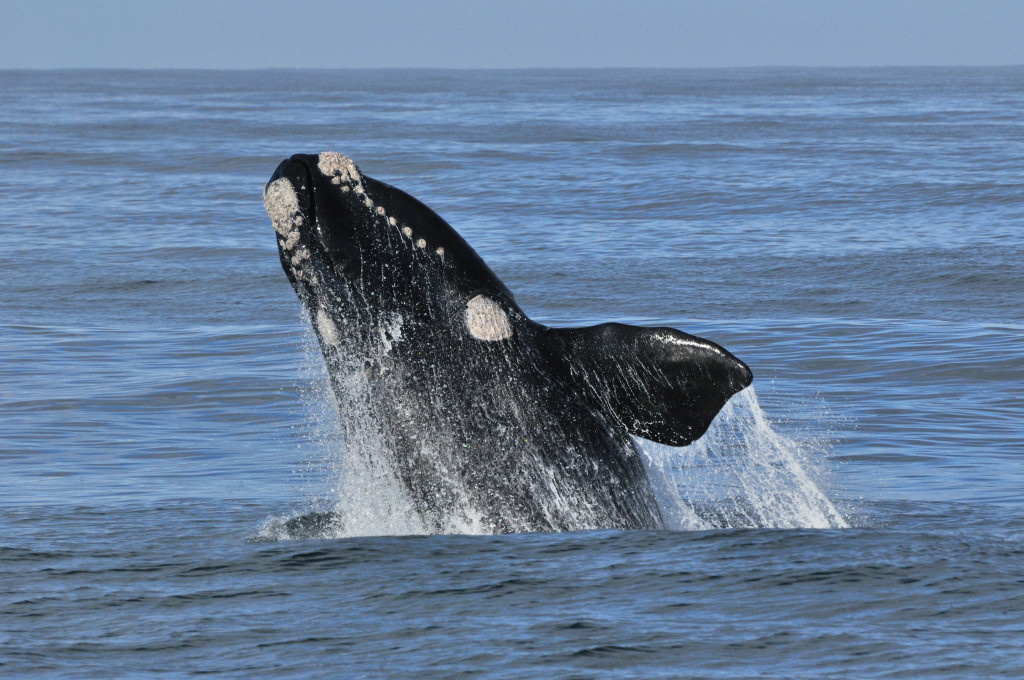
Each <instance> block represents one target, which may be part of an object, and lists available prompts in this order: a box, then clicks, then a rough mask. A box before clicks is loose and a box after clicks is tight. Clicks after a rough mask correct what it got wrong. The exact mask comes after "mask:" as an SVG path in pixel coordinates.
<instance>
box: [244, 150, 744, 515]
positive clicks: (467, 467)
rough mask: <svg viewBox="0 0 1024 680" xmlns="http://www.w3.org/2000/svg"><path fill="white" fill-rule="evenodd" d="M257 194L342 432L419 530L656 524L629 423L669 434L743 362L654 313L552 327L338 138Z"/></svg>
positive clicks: (655, 435)
mask: <svg viewBox="0 0 1024 680" xmlns="http://www.w3.org/2000/svg"><path fill="white" fill-rule="evenodd" d="M263 201H264V206H265V208H266V211H267V214H268V216H269V217H270V221H271V224H272V226H273V229H274V231H275V234H276V239H277V246H278V254H279V256H280V260H281V265H282V267H283V269H284V273H285V275H286V277H287V279H288V281H289V282H290V283H291V285H292V287H293V288H294V290H295V292H296V294H297V296H298V298H299V300H300V302H301V304H302V306H303V307H304V308H305V313H306V314H308V317H309V321H310V324H311V326H312V328H313V330H314V332H315V335H316V339H317V344H318V345H319V348H320V350H321V352H322V355H323V359H324V361H325V364H326V369H327V375H328V376H329V380H330V386H331V390H332V392H333V395H334V402H335V404H336V405H337V410H338V413H339V416H340V420H341V423H342V427H343V431H342V438H343V439H344V441H345V446H346V447H347V450H349V451H352V452H353V455H358V456H366V457H367V458H368V463H367V464H368V465H369V467H370V468H371V469H372V470H374V471H375V474H379V475H382V476H383V477H386V478H387V479H389V480H391V481H392V482H393V483H394V484H396V485H397V487H398V488H399V489H401V492H402V497H403V499H404V503H406V506H405V507H407V508H408V512H410V513H412V514H413V515H415V517H416V518H417V519H418V521H419V525H420V526H421V527H422V529H423V530H424V531H425V532H427V533H448V532H459V531H464V530H465V528H466V527H475V528H477V529H480V530H482V531H487V532H493V533H510V532H530V531H577V530H588V529H660V528H663V521H662V515H661V512H660V510H659V507H658V502H657V499H656V497H655V493H654V491H653V488H652V484H651V481H650V479H649V478H648V475H647V472H646V470H645V467H644V463H643V458H642V450H641V448H640V446H639V445H638V442H637V438H640V439H647V440H652V441H654V442H658V443H661V444H665V445H669V446H685V445H687V444H690V443H691V442H693V441H695V440H696V439H698V438H699V437H700V436H701V435H703V434H704V433H705V431H707V429H708V427H709V426H710V424H711V422H712V420H713V419H714V417H715V415H716V414H717V413H718V412H719V411H720V410H721V409H722V407H723V406H724V405H725V404H726V402H728V400H729V399H730V398H731V397H732V396H733V395H734V394H736V393H738V392H740V391H741V390H743V389H744V388H746V387H747V386H749V385H750V384H751V382H752V380H753V375H752V373H751V371H750V369H749V368H748V366H747V365H746V364H744V363H743V362H742V361H740V360H739V359H738V358H736V357H735V356H733V355H732V354H731V353H730V352H729V351H727V350H726V349H724V348H723V347H721V346H719V345H717V344H715V343H714V342H711V341H709V340H705V339H703V338H699V337H696V336H693V335H689V334H687V333H684V332H682V331H679V330H677V329H674V328H668V327H639V326H633V325H628V324H622V323H614V322H609V323H603V324H600V325H596V326H588V327H553V326H547V325H544V324H541V323H538V322H536V321H533V320H532V319H530V318H529V317H528V316H527V315H526V314H525V313H524V312H523V310H522V309H521V308H520V307H519V305H518V304H517V303H516V300H515V297H514V296H513V294H512V292H511V291H510V290H509V289H508V287H506V285H505V284H504V283H503V282H502V281H501V280H500V279H499V278H498V277H497V276H496V275H495V274H494V272H492V271H491V269H490V268H489V267H488V266H487V264H486V263H485V262H484V261H483V259H482V258H481V257H480V256H479V255H478V254H477V253H476V252H475V251H474V250H473V248H472V247H470V245H469V244H468V243H467V242H466V241H465V240H464V239H463V238H462V237H461V236H460V235H459V234H458V233H457V232H456V231H455V229H453V228H452V227H451V226H450V225H449V224H448V223H447V222H445V220H444V219H442V218H441V217H440V216H439V215H438V214H437V213H435V212H434V211H433V210H431V209H430V208H429V207H427V206H426V205H425V204H423V203H421V202H420V201H419V200H417V199H416V198H414V197H412V196H411V195H409V194H408V193H406V192H404V191H402V190H401V189H398V188H396V187H394V186H391V185H389V184H387V183H385V182H382V181H380V180H377V179H374V178H372V177H369V176H367V175H366V174H364V173H363V172H362V171H361V170H360V168H359V167H358V166H357V165H356V164H355V162H354V161H352V159H350V158H349V157H347V156H345V155H343V154H341V153H336V152H323V153H319V154H296V155H293V156H291V157H290V158H288V159H286V160H284V161H282V162H281V163H280V165H279V166H278V167H277V169H276V170H275V171H274V173H273V175H272V176H271V178H270V181H269V182H268V183H267V184H266V185H265V188H264V192H263Z"/></svg>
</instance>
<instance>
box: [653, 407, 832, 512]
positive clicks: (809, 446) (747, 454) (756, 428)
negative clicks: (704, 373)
mask: <svg viewBox="0 0 1024 680" xmlns="http://www.w3.org/2000/svg"><path fill="white" fill-rule="evenodd" d="M641 445H642V446H641V449H642V451H643V453H644V457H645V458H646V461H645V462H646V467H647V471H648V475H649V476H650V478H651V482H652V484H653V485H654V487H655V491H656V493H657V494H658V504H659V506H660V507H661V512H662V517H663V519H664V520H665V523H666V526H667V527H668V528H670V529H676V530H683V531H687V530H699V529H712V528H798V527H801V528H813V529H829V528H846V527H848V526H849V525H848V524H847V522H846V520H845V519H843V516H842V515H841V514H840V512H839V511H838V510H837V509H836V507H835V505H833V503H832V502H831V501H830V500H829V499H828V497H827V496H826V495H825V494H824V493H823V492H822V490H821V489H820V488H819V486H818V484H817V483H816V482H815V479H814V478H815V477H816V476H817V475H816V473H817V470H816V469H815V462H816V460H818V458H819V456H817V455H816V454H815V451H814V449H815V448H816V447H815V442H813V441H799V440H795V439H790V438H788V437H786V436H784V435H782V434H781V433H779V432H777V431H776V430H775V429H774V428H773V427H772V425H771V423H770V422H769V421H768V419H767V418H766V417H765V414H764V412H763V411H762V410H761V406H760V404H759V403H758V401H757V395H756V394H755V392H754V388H753V387H748V388H747V389H745V390H743V391H742V392H740V393H739V394H736V395H735V396H733V398H732V399H730V400H729V402H728V403H727V404H726V405H725V407H724V408H723V409H722V411H721V412H720V413H719V414H718V415H717V416H716V417H715V420H714V422H713V423H712V425H711V428H710V429H709V430H708V431H707V433H705V435H704V436H703V437H701V438H700V439H699V440H697V441H696V442H694V443H693V444H690V445H689V446H687V447H684V448H672V447H667V446H661V445H659V444H655V443H654V442H650V441H642V442H641ZM809 471H811V472H809ZM812 472H813V473H814V474H812Z"/></svg>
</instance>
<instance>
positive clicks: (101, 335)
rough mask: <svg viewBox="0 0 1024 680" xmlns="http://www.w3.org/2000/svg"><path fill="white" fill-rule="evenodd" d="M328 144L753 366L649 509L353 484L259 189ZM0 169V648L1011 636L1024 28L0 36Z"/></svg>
mask: <svg viewBox="0 0 1024 680" xmlns="http://www.w3.org/2000/svg"><path fill="white" fill-rule="evenodd" d="M324 150H331V151H340V152H343V153H345V154H347V155H349V156H351V157H352V158H353V159H354V160H355V161H356V162H357V163H358V164H359V165H360V167H361V169H362V170H363V171H364V172H365V173H367V174H368V175H371V176H373V177H376V178H378V179H381V180H384V181H387V182H389V183H391V184H393V185H395V186H398V187H401V188H402V189H404V190H406V191H408V192H409V193H411V194H412V195H413V196H416V197H417V198H419V199H420V200H422V201H424V202H425V203H427V204H428V205H429V206H431V207H432V208H433V209H434V210H436V211H437V212H438V213H439V214H440V215H442V216H443V217H444V218H445V219H446V220H447V221H448V222H449V223H450V224H451V225H452V226H453V227H455V229H456V230H458V231H459V233H460V234H461V235H462V236H463V237H464V238H465V239H466V240H467V241H468V242H469V243H470V244H471V245H472V246H473V247H474V248H475V249H476V250H477V252H478V253H480V255H481V256H482V257H483V258H484V260H485V261H486V262H487V263H488V264H489V265H490V267H491V268H492V269H493V270H494V271H495V272H496V273H497V274H498V276H499V277H500V278H501V279H502V280H503V281H504V282H505V284H506V285H507V286H508V287H509V288H510V289H511V290H512V291H513V292H514V293H515V295H516V299H517V301H518V303H519V304H520V306H521V307H522V308H523V309H524V310H525V311H526V313H527V314H529V315H530V316H531V317H532V318H533V319H535V320H537V321H540V322H542V323H546V324H549V325H556V326H576V325H588V324H594V323H600V322H603V321H620V322H625V323H632V324H637V325H642V326H672V327H675V328H678V329H680V330H683V331H686V332H688V333H692V334H694V335H699V336H701V337H705V338H708V339H710V340H713V341H715V342H717V343H719V344H721V345H723V346H724V347H726V348H728V349H729V350H730V351H731V352H732V353H734V354H735V355H736V356H738V357H739V358H741V359H742V360H743V361H745V362H746V363H747V364H748V365H749V366H750V367H751V369H752V371H753V373H754V376H755V380H754V385H753V387H752V388H750V389H748V390H746V391H744V392H743V393H741V394H739V395H737V396H736V397H734V398H733V400H732V401H731V402H730V404H728V405H727V406H726V408H725V409H724V410H723V411H722V413H721V414H720V415H719V417H718V419H716V421H715V423H714V424H713V425H712V428H711V430H710V431H709V432H708V434H707V435H705V437H704V438H702V439H701V440H699V441H698V442H695V443H694V444H691V445H690V446H688V447H683V448H671V447H663V446H657V445H654V444H652V443H649V442H646V443H645V442H641V444H642V448H643V451H644V457H645V460H646V463H647V465H648V471H649V473H650V475H651V477H652V480H654V481H655V482H656V487H657V488H658V493H659V504H660V505H661V509H662V514H663V515H664V516H665V518H666V522H667V524H668V525H669V528H668V529H666V530H664V531H584V532H573V533H535V534H508V535H486V534H472V533H454V534H448V535H421V534H417V533H416V532H415V531H412V530H410V529H409V528H408V526H406V525H404V524H402V521H401V520H402V518H401V517H398V518H396V517H389V518H384V519H382V518H381V515H380V513H376V512H375V509H374V508H373V507H372V506H373V505H374V503H375V500H374V499H375V498H376V496H375V492H376V490H375V489H374V488H372V487H370V488H368V489H366V488H364V489H362V490H361V491H362V496H360V498H361V499H364V500H361V501H360V503H361V504H362V505H363V506H365V507H361V508H358V509H357V510H365V513H364V514H362V515H359V513H358V512H356V511H354V510H353V507H352V503H351V502H350V501H351V496H350V494H351V493H352V484H351V480H348V479H346V474H347V470H349V469H350V464H351V463H352V461H353V460H354V459H356V458H358V456H359V454H360V452H359V451H358V450H357V449H355V450H353V449H352V448H351V447H346V446H345V442H344V441H342V438H341V435H340V432H341V419H342V418H343V417H344V414H340V415H339V413H338V412H337V409H336V408H335V407H334V402H333V398H332V396H331V394H330V391H329V388H328V386H327V382H326V376H325V374H324V369H323V364H322V358H321V356H320V353H319V350H318V348H317V347H316V344H315V339H314V337H313V334H312V332H311V331H310V329H309V325H308V322H307V317H306V315H305V313H304V312H303V310H302V309H301V307H300V304H299V302H298V299H297V298H296V296H295V294H294V292H293V291H292V289H291V286H290V285H289V284H288V281H287V279H286V278H285V275H284V273H283V272H282V270H281V266H280V263H279V260H278V256H277V249H276V243H275V239H274V233H273V230H272V229H271V226H270V222H269V219H268V218H267V216H266V214H265V213H264V210H263V205H262V201H261V192H262V189H263V186H264V183H265V182H266V181H267V180H268V179H269V178H270V175H271V173H272V172H273V171H274V168H275V167H276V166H277V164H278V163H279V162H280V161H281V160H282V159H284V158H287V157H288V156H290V155H292V154H293V153H300V152H301V153H317V152H319V151H324ZM0 166H2V168H3V171H2V173H0V233H2V235H3V239H2V242H3V248H0V267H2V269H3V271H4V285H3V292H2V294H0V466H2V467H0V471H2V475H0V621H2V626H0V675H2V676H3V677H69V678H72V677H73V678H80V677H97V678H99V677H104V678H105V677H113V676H122V677H125V676H131V677H149V676H152V677H174V676H185V675H198V674H207V675H214V676H223V677H246V678H248V677H304V678H305V677H310V678H320V677H322V678H335V677H345V678H407V677H416V678H452V677H474V678H523V677H536V678H636V677H644V678H755V677H777V678H815V679H819V678H854V677H855V678H921V677H928V678H964V677H986V678H1019V677H1022V676H1024V494H1022V491H1024V266H1022V264H1021V263H1022V262H1024V245H1022V240H1021V235H1022V233H1024V67H1012V68H890V69H797V68H785V69H735V70H733V69H710V70H629V69H627V70H566V71H560V70H529V71H433V70H380V71H375V70H351V71H301V70H298V71H238V72H230V71H89V70H80V71H52V72H51V71H0ZM346 513H347V514H346ZM353 513H355V514H353ZM356 515H358V516H356ZM339 516H344V517H342V519H344V520H345V521H340V522H339V521H336V520H337V519H338V517H339ZM385 520H386V521H385Z"/></svg>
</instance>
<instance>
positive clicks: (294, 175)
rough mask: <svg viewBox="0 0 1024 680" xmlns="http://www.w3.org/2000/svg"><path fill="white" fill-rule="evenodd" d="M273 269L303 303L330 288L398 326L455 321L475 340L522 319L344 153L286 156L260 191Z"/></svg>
mask: <svg viewBox="0 0 1024 680" xmlns="http://www.w3.org/2000/svg"><path fill="white" fill-rule="evenodd" d="M264 205H265V207H266V209H267V213H268V214H269V215H270V218H271V221H272V222H273V225H274V229H275V231H276V232H277V243H278V250H279V253H280V257H281V264H282V266H283V268H284V270H285V273H286V274H287V275H288V278H289V280H290V281H291V282H292V285H293V286H294V287H295V289H296V291H297V293H298V294H299V297H300V298H301V299H302V300H303V301H304V302H305V303H307V305H309V304H321V305H322V304H323V302H324V301H325V300H330V299H332V297H333V298H336V297H337V295H338V290H339V289H343V290H347V291H348V293H349V294H350V295H356V296H358V297H361V298H363V299H364V302H365V303H366V304H365V305H364V306H366V307H368V308H371V309H374V310H377V311H385V312H387V313H391V314H400V315H402V317H403V318H404V319H405V320H406V321H407V322H408V321H412V320H418V321H421V322H437V321H441V320H452V319H458V320H459V321H460V322H461V323H460V324H459V325H460V326H462V327H463V328H462V330H465V331H466V332H468V333H469V335H470V336H473V337H475V338H476V339H481V340H502V339H506V338H508V337H509V336H510V335H511V334H512V333H513V327H514V326H515V325H516V324H522V323H526V322H527V321H528V320H527V319H526V317H525V315H524V314H523V313H522V311H521V310H520V309H519V307H518V305H516V303H515V300H514V298H513V296H512V293H511V292H509V290H508V288H506V287H505V285H504V284H503V283H502V282H501V280H500V279H499V278H498V277H497V276H495V274H494V273H493V272H492V271H491V270H490V268H488V266H487V265H486V264H485V263H484V261H483V260H482V259H481V258H480V256H479V255H477V253H476V251H474V250H473V249H472V248H471V247H470V246H469V244H467V243H466V242H465V240H463V239H462V237H461V236H459V234H458V233H457V232H456V231H455V230H454V229H453V228H452V227H451V226H449V225H448V223H447V222H445V221H444V220H443V219H442V218H441V217H440V216H438V215H437V213H435V212H434V211H433V210H431V209H430V208H429V207H427V206H426V205H424V204H423V203H421V202H420V201H418V200H416V199H415V198H413V197H412V196H410V195H409V194H407V193H405V192H404V191H402V190H400V189H397V188H395V187H393V186H391V185H389V184H386V183H384V182H381V181H378V180H376V179H373V178H372V177H368V176H366V175H364V174H363V173H362V172H361V171H360V170H359V168H358V167H357V166H356V164H355V163H354V162H353V161H352V160H351V159H350V158H348V157H347V156H344V155H342V154H340V153H334V152H323V153H320V154H318V155H307V154H296V155H294V156H292V157H291V158H289V159H287V160H285V161H283V162H282V163H281V164H280V165H279V166H278V168H277V170H276V171H275V172H274V174H273V176H272V177H271V179H270V182H268V183H267V185H266V188H265V190H264Z"/></svg>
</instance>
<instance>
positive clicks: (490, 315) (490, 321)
mask: <svg viewBox="0 0 1024 680" xmlns="http://www.w3.org/2000/svg"><path fill="white" fill-rule="evenodd" d="M466 326H467V327H468V328H469V334H470V335H472V336H473V337H474V338H476V339H477V340H487V341H491V342H493V341H495V340H505V339H506V338H510V337H512V324H511V323H509V320H508V314H506V313H505V310H504V309H502V308H501V306H500V305H499V304H498V303H497V302H495V301H494V300H492V299H490V298H489V297H486V296H483V295H477V296H476V297H475V298H473V299H472V300H470V301H469V302H467V303H466Z"/></svg>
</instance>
